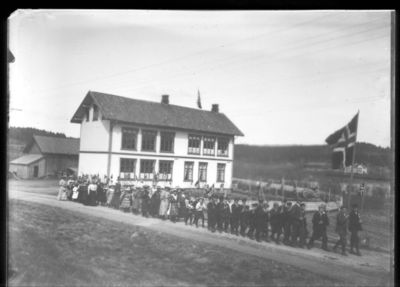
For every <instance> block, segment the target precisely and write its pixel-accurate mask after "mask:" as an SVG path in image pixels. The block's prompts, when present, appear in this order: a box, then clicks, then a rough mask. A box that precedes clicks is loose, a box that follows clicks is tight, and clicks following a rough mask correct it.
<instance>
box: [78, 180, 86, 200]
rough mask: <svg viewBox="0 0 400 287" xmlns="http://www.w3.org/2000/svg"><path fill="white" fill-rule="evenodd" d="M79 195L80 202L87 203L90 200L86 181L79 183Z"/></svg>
mask: <svg viewBox="0 0 400 287" xmlns="http://www.w3.org/2000/svg"><path fill="white" fill-rule="evenodd" d="M78 191H79V195H78V202H80V203H82V204H87V200H88V185H87V184H86V183H82V184H80V185H79V188H78Z"/></svg>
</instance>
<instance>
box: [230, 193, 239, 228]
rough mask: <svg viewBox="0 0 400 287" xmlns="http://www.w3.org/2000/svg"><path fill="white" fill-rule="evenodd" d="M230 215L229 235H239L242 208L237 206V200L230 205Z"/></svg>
mask: <svg viewBox="0 0 400 287" xmlns="http://www.w3.org/2000/svg"><path fill="white" fill-rule="evenodd" d="M231 210H232V215H231V222H230V223H231V233H232V234H235V235H239V218H240V212H241V210H242V206H240V205H239V200H238V199H237V198H235V199H234V200H233V203H232V205H231Z"/></svg>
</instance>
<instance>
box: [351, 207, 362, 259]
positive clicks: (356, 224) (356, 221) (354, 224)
mask: <svg viewBox="0 0 400 287" xmlns="http://www.w3.org/2000/svg"><path fill="white" fill-rule="evenodd" d="M348 224H349V231H350V253H352V254H357V255H358V256H361V252H360V246H359V245H360V238H359V237H358V232H359V231H362V225H361V218H360V214H359V213H358V205H357V204H353V205H352V210H351V211H350V214H349V223H348ZM354 249H356V251H355V252H354Z"/></svg>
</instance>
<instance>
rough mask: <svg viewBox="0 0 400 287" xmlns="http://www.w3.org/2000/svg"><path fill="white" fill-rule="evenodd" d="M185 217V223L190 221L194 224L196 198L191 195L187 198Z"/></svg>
mask: <svg viewBox="0 0 400 287" xmlns="http://www.w3.org/2000/svg"><path fill="white" fill-rule="evenodd" d="M185 209H186V210H185V217H184V220H185V225H188V221H189V224H190V225H192V223H193V217H194V212H195V211H194V209H195V206H194V198H193V196H191V197H190V198H186V199H185Z"/></svg>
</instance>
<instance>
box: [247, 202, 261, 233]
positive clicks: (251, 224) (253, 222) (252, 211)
mask: <svg viewBox="0 0 400 287" xmlns="http://www.w3.org/2000/svg"><path fill="white" fill-rule="evenodd" d="M257 207H258V203H256V202H255V203H253V204H252V205H251V209H250V211H249V213H248V216H249V221H248V223H249V230H248V231H247V236H248V237H249V238H250V239H254V231H255V229H256V209H257Z"/></svg>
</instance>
